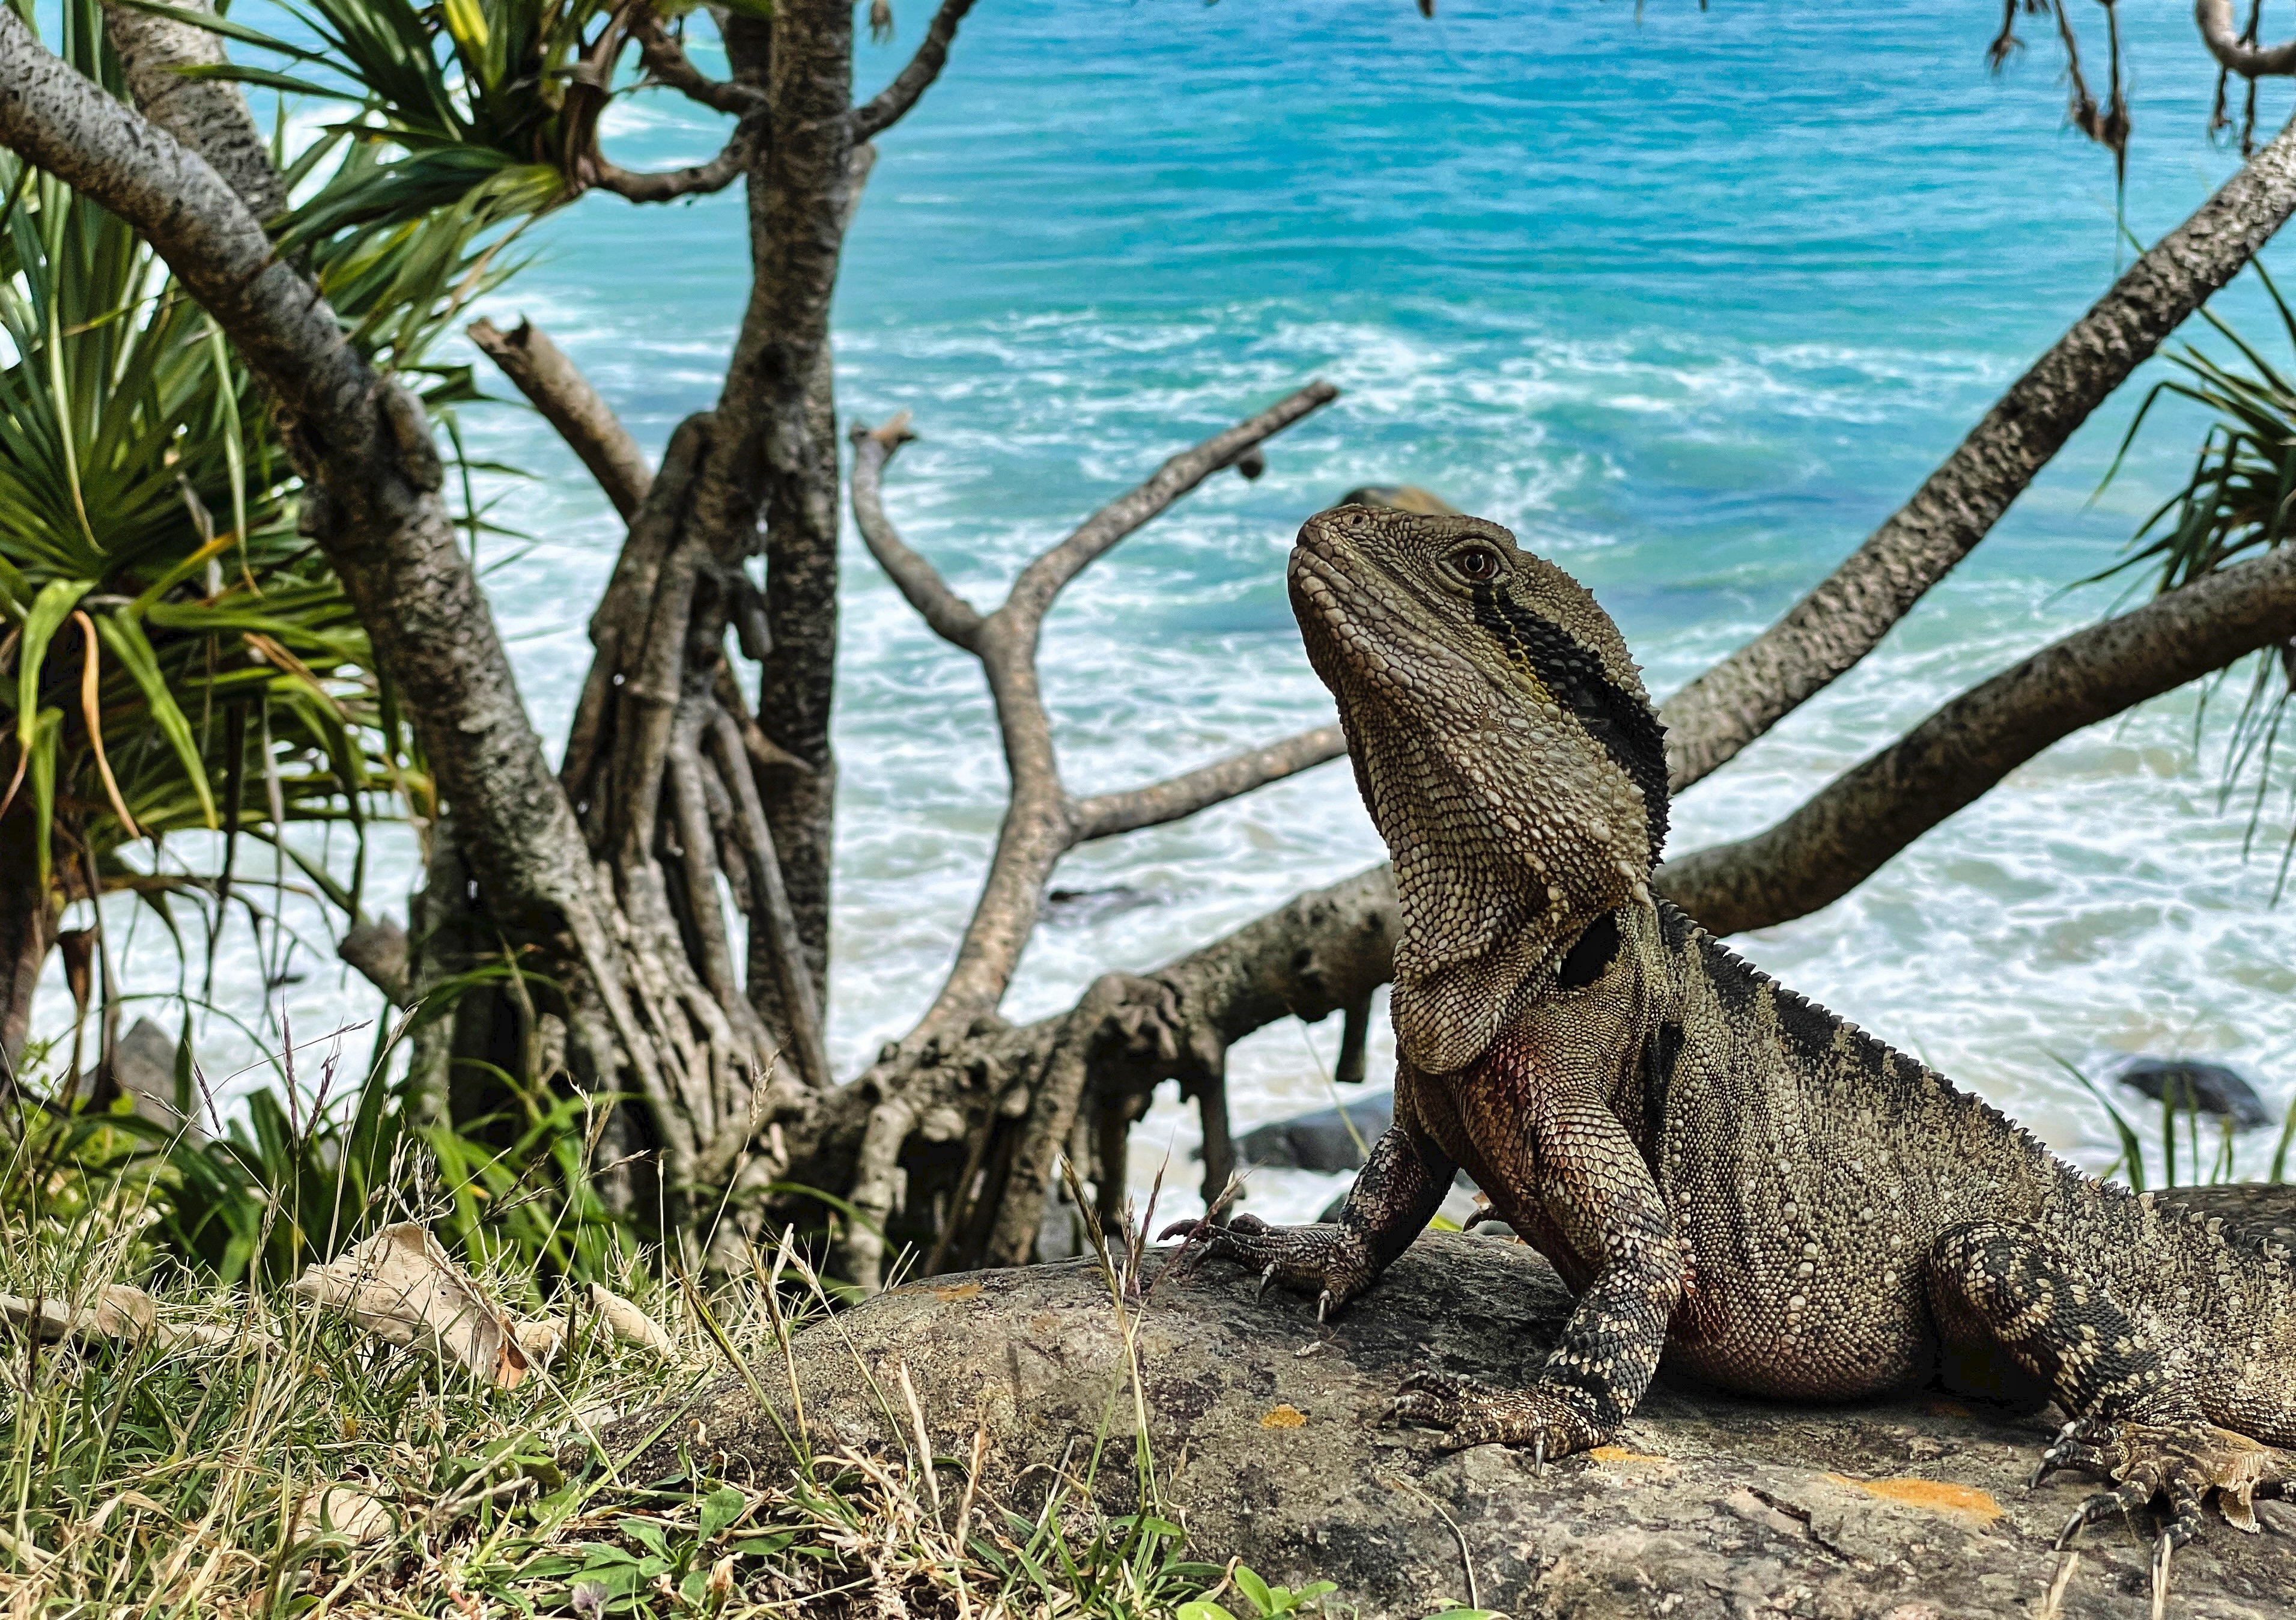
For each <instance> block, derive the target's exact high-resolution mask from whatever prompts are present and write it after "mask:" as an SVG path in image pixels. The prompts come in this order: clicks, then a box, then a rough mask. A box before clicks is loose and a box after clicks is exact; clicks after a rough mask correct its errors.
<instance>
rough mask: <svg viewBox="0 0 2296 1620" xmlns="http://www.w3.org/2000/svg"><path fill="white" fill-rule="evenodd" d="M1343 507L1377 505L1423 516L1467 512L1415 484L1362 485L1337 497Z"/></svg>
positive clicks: (1393, 510) (1392, 510)
mask: <svg viewBox="0 0 2296 1620" xmlns="http://www.w3.org/2000/svg"><path fill="white" fill-rule="evenodd" d="M1338 505H1340V506H1377V507H1379V508H1381V509H1382V510H1383V511H1388V512H1416V513H1417V514H1420V515H1421V516H1422V517H1464V516H1465V515H1466V514H1464V513H1463V512H1461V511H1460V510H1459V509H1458V508H1457V507H1456V506H1453V505H1452V504H1451V503H1450V502H1448V501H1447V500H1445V499H1444V498H1442V497H1441V496H1439V495H1438V494H1436V493H1435V492H1434V491H1433V490H1432V489H1421V488H1420V487H1419V486H1418V485H1417V484H1365V485H1363V486H1362V487H1361V488H1359V489H1350V490H1349V491H1348V492H1347V493H1346V494H1345V495H1342V496H1341V497H1340V498H1339V501H1338Z"/></svg>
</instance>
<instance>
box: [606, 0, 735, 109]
mask: <svg viewBox="0 0 2296 1620" xmlns="http://www.w3.org/2000/svg"><path fill="white" fill-rule="evenodd" d="M630 37H632V38H634V39H635V40H636V41H637V42H638V60H639V61H641V62H644V64H645V70H646V75H647V77H648V78H652V80H653V82H654V83H656V84H658V85H660V86H665V87H666V88H668V89H671V90H675V91H676V92H677V93H678V94H679V95H683V96H685V98H686V99H687V100H688V101H693V102H699V103H701V104H702V105H703V106H705V107H711V108H715V109H716V110H717V111H719V112H731V113H734V114H735V115H737V116H738V115H740V114H742V113H747V112H757V111H762V110H763V109H764V108H765V107H766V105H767V97H766V93H765V91H763V90H762V89H760V88H759V87H758V86H756V85H745V84H742V83H740V82H739V81H729V80H726V79H720V78H710V77H709V75H708V74H706V73H704V72H703V71H702V70H701V69H699V68H697V67H695V66H694V65H693V62H692V61H691V60H690V59H689V58H688V57H687V56H686V54H685V46H684V45H680V44H679V43H678V42H677V37H676V35H674V34H672V33H671V32H670V31H669V30H668V29H666V28H664V27H663V26H662V24H661V19H660V18H659V17H657V16H655V15H654V13H653V11H652V8H651V7H648V6H644V5H641V6H639V7H637V8H636V9H635V11H633V12H631V13H630Z"/></svg>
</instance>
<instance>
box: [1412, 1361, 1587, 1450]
mask: <svg viewBox="0 0 2296 1620" xmlns="http://www.w3.org/2000/svg"><path fill="white" fill-rule="evenodd" d="M1381 1421H1382V1422H1385V1423H1395V1424H1409V1425H1411V1426H1413V1427H1417V1428H1439V1429H1441V1430H1443V1431H1444V1433H1443V1437H1442V1438H1441V1439H1440V1440H1439V1441H1437V1442H1436V1444H1437V1445H1438V1446H1439V1447H1440V1448H1441V1449H1442V1450H1444V1451H1464V1450H1465V1449H1466V1448H1467V1447H1469V1446H1471V1445H1520V1446H1528V1447H1529V1448H1530V1451H1531V1453H1532V1455H1533V1456H1534V1457H1535V1458H1536V1459H1537V1460H1538V1466H1539V1467H1540V1468H1545V1467H1546V1460H1547V1459H1548V1458H1550V1457H1566V1456H1568V1455H1570V1453H1571V1452H1572V1451H1585V1450H1586V1449H1587V1447H1589V1446H1594V1445H1600V1444H1602V1443H1603V1440H1604V1439H1605V1438H1607V1436H1606V1435H1604V1434H1603V1432H1602V1431H1601V1430H1599V1429H1598V1428H1597V1427H1595V1424H1594V1423H1593V1421H1592V1420H1590V1419H1588V1418H1587V1414H1586V1413H1584V1412H1582V1411H1580V1410H1579V1408H1578V1407H1577V1406H1575V1405H1573V1404H1572V1403H1571V1402H1570V1400H1569V1399H1568V1398H1567V1397H1566V1396H1564V1395H1562V1394H1559V1393H1557V1392H1556V1391H1554V1390H1553V1389H1549V1388H1546V1387H1545V1386H1540V1385H1533V1386H1531V1387H1530V1388H1529V1389H1501V1388H1499V1387H1497V1386H1495V1385H1489V1384H1483V1383H1479V1382H1478V1381H1476V1380H1475V1379H1473V1378H1461V1377H1454V1376H1453V1375H1451V1374H1450V1373H1447V1372H1432V1371H1423V1372H1415V1373H1413V1374H1412V1375H1411V1376H1410V1377H1407V1378H1406V1379H1404V1380H1403V1393H1402V1394H1398V1395H1397V1396H1396V1397H1395V1399H1394V1400H1392V1401H1390V1402H1388V1406H1387V1410H1386V1411H1385V1412H1383V1413H1382V1414H1381Z"/></svg>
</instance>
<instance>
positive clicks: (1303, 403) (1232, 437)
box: [1003, 382, 1340, 624]
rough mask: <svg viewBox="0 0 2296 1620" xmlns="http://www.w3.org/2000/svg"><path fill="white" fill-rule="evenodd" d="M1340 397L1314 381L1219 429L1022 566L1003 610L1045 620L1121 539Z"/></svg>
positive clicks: (1021, 617)
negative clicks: (1065, 591) (1063, 590)
mask: <svg viewBox="0 0 2296 1620" xmlns="http://www.w3.org/2000/svg"><path fill="white" fill-rule="evenodd" d="M1339 397H1340V391H1339V390H1338V389H1336V388H1334V387H1333V386H1332V385H1331V384H1330V383H1328V382H1310V383H1308V386H1307V387H1305V388H1303V389H1301V390H1300V391H1299V392H1297V393H1295V394H1292V395H1290V396H1288V397H1287V398H1285V399H1279V400H1277V401H1276V402H1275V404H1273V405H1271V406H1269V407H1267V409H1266V410H1264V411H1262V412H1260V413H1259V415H1257V416H1254V417H1252V418H1251V420H1250V421H1248V422H1240V423H1238V424H1236V425H1235V426H1234V427H1232V428H1230V429H1228V430H1227V432H1224V433H1215V434H1214V435H1212V437H1210V439H1207V440H1204V441H1203V442H1202V443H1201V444H1200V445H1197V446H1196V447H1195V448H1193V449H1188V450H1183V451H1181V452H1180V453H1179V454H1178V455H1177V456H1173V457H1171V458H1170V459H1169V461H1167V462H1165V464H1164V465H1162V466H1160V467H1159V468H1157V469H1156V472H1155V474H1154V475H1153V476H1152V477H1151V478H1150V479H1149V480H1148V481H1147V482H1145V483H1144V484H1142V485H1141V486H1140V487H1139V488H1138V489H1133V490H1130V491H1129V492H1128V493H1126V494H1124V495H1120V496H1119V497H1117V498H1116V499H1114V500H1112V501H1111V502H1109V503H1108V505H1106V506H1103V507H1102V508H1101V509H1100V510H1099V511H1097V512H1095V513H1094V514H1092V515H1091V516H1090V517H1088V518H1087V519H1085V521H1084V522H1081V523H1079V524H1078V525H1077V528H1076V530H1075V532H1073V533H1072V534H1070V536H1069V537H1068V539H1064V540H1062V542H1061V543H1060V544H1059V545H1057V546H1055V547H1053V548H1052V549H1051V550H1050V551H1047V552H1046V553H1045V554H1044V555H1042V556H1040V557H1038V558H1037V560H1036V561H1035V562H1033V563H1029V566H1028V567H1027V568H1025V569H1023V570H1021V577H1020V579H1019V580H1016V581H1014V582H1013V591H1012V594H1011V595H1010V596H1007V597H1006V598H1005V609H1004V610H1003V611H1006V612H1009V613H1012V614H1013V617H1014V618H1015V619H1016V620H1025V621H1029V622H1030V623H1032V624H1033V623H1036V622H1038V621H1042V620H1043V618H1044V616H1045V612H1046V609H1047V608H1049V607H1051V606H1052V604H1053V598H1054V596H1058V595H1060V593H1061V588H1062V587H1063V586H1065V585H1066V584H1068V582H1069V581H1070V580H1073V579H1075V578H1076V577H1077V575H1078V574H1080V573H1082V572H1084V571H1085V569H1086V568H1087V567H1088V566H1089V565H1090V564H1091V563H1093V562H1094V560H1095V559H1096V558H1098V557H1100V556H1103V555H1105V554H1106V553H1107V552H1108V550H1109V548H1110V547H1112V546H1114V545H1115V544H1116V543H1117V542H1118V541H1119V540H1120V539H1123V538H1124V537H1125V536H1126V535H1128V534H1130V533H1131V532H1132V531H1133V530H1136V529H1137V528H1139V527H1140V526H1141V525H1142V524H1143V523H1145V522H1148V521H1149V520H1150V519H1152V518H1153V517H1154V516H1156V514H1159V513H1160V512H1162V511H1163V510H1164V508H1165V507H1167V506H1170V505H1171V504H1172V503H1173V502H1174V501H1176V500H1177V499H1179V498H1180V497H1182V496H1183V495H1185V494H1186V493H1187V492H1188V491H1189V490H1191V489H1194V488H1195V487H1196V486H1197V485H1198V484H1200V483H1201V482H1203V481H1204V480H1206V479H1207V478H1210V476H1211V475H1212V474H1213V473H1217V472H1218V471H1220V469H1222V468H1223V467H1226V466H1231V465H1234V463H1236V462H1238V461H1240V460H1242V458H1243V456H1244V453H1245V452H1246V451H1248V450H1250V449H1251V448H1252V447H1253V446H1254V445H1256V444H1259V442H1261V441H1262V440H1267V439H1272V438H1274V437H1275V435H1276V434H1278V433H1280V432H1283V430H1284V429H1285V428H1288V427H1290V426H1291V425H1292V424H1293V423H1295V422H1298V421H1299V420H1300V419H1301V418H1302V417H1304V416H1307V415H1310V414H1312V413H1313V412H1315V411H1316V410H1318V409H1320V408H1321V407H1324V406H1326V405H1329V404H1330V403H1331V402H1332V401H1333V400H1334V399H1338V398H1339Z"/></svg>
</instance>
